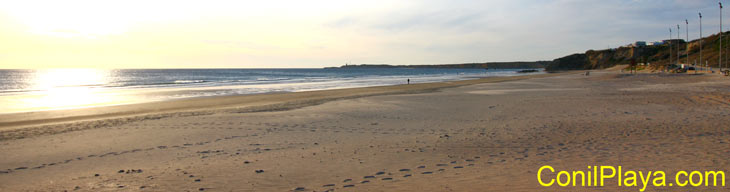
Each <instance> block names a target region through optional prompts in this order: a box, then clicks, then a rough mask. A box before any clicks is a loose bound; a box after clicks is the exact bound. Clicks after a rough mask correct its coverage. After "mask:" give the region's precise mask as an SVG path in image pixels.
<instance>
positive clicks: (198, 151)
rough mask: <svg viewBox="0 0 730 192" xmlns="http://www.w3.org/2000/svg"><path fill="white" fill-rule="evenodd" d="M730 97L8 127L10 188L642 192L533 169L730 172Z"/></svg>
mask: <svg viewBox="0 0 730 192" xmlns="http://www.w3.org/2000/svg"><path fill="white" fill-rule="evenodd" d="M728 87H730V80H728V79H727V78H723V77H720V76H717V75H657V74H639V75H635V76H628V75H625V74H620V73H619V72H618V71H593V72H591V75H590V76H583V75H582V73H581V74H577V73H562V74H545V75H539V76H532V77H509V78H502V79H491V80H484V79H483V80H472V81H459V82H449V83H434V84H421V85H402V86H388V87H374V88H358V89H344V90H330V91H319V92H302V93H286V94H271V95H256V96H236V97H219V98H202V99H199V100H185V101H175V102H168V103H155V104H147V105H133V106H117V108H102V109H87V110H86V111H84V110H76V111H74V110H72V111H66V112H65V113H61V112H47V113H37V114H31V115H28V114H26V116H15V117H13V116H0V117H2V118H1V119H2V121H3V124H2V128H0V136H1V137H0V156H1V157H3V158H0V191H64V190H67V191H105V190H125V191H126V190H142V191H146V190H149V191H327V190H336V191H544V190H550V191H576V190H580V191H583V190H604V191H615V190H622V191H638V190H639V187H617V186H615V185H612V184H608V185H607V186H605V187H598V188H597V187H563V188H561V187H556V186H553V187H547V188H546V187H542V186H540V185H539V184H538V181H537V177H536V172H537V170H538V168H539V167H541V166H543V165H551V166H553V167H555V168H556V169H560V170H585V167H587V166H594V165H597V166H600V165H613V166H619V165H620V166H623V167H626V168H631V169H634V170H664V171H667V172H672V171H677V170H723V169H727V168H728V167H730V166H728V165H730V148H729V147H728V146H730V121H728V119H730V90H729V89H728ZM11 117H12V119H13V120H8V119H9V118H11ZM725 171H726V172H727V171H728V170H725ZM667 180H668V181H667V182H668V183H669V182H670V181H673V180H674V178H673V177H672V176H668V177H667ZM612 182H613V181H612ZM728 189H730V188H728V187H708V188H703V187H700V188H686V187H685V188H679V187H674V188H672V187H665V188H652V187H651V186H650V187H648V189H647V190H650V191H656V190H669V191H686V190H728Z"/></svg>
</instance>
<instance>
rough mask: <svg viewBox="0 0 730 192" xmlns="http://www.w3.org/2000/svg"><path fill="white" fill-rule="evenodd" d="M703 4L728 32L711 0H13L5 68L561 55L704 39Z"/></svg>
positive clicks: (707, 21) (0, 21) (299, 64)
mask: <svg viewBox="0 0 730 192" xmlns="http://www.w3.org/2000/svg"><path fill="white" fill-rule="evenodd" d="M728 2H730V1H728ZM729 4H730V3H729ZM698 11H702V13H703V16H704V19H703V23H704V24H703V26H704V33H705V35H708V34H712V33H717V32H718V30H719V8H718V5H717V1H705V0H686V1H680V0H645V1H639V0H556V1H546V0H535V1H518V0H368V1H348V0H310V1H298V0H297V1H294V0H291V1H287V0H271V1H216V0H213V1H204V2H203V1H162V0H160V1H152V2H148V1H141V0H129V1H93V0H66V1H42V0H28V1H6V2H0V29H2V31H0V40H1V41H2V42H5V44H6V45H5V46H2V47H0V68H46V67H102V68H170V67H175V68H179V67H197V68H208V67H242V68H269V67H276V68H287V67H293V68H303V67H324V66H339V65H342V64H344V63H345V62H353V63H389V64H436V63H464V62H496V61H534V60H552V59H555V58H558V57H562V56H565V55H569V54H572V53H578V52H584V51H586V50H588V49H605V48H608V47H609V46H610V47H617V46H620V45H625V44H628V43H631V42H633V41H637V40H643V41H657V40H662V39H666V38H668V36H669V34H668V33H669V31H668V28H669V27H672V28H673V30H674V29H675V28H676V25H677V24H682V25H681V28H682V29H681V34H682V38H684V37H685V35H684V33H685V29H684V27H685V26H684V19H685V18H686V19H688V20H689V22H690V39H696V38H698V37H699V29H698V16H697V13H698ZM727 16H730V13H726V17H727ZM726 21H730V19H726ZM726 23H728V22H726ZM728 27H730V24H728V25H726V27H725V28H728ZM675 32H676V31H675ZM675 35H676V33H675Z"/></svg>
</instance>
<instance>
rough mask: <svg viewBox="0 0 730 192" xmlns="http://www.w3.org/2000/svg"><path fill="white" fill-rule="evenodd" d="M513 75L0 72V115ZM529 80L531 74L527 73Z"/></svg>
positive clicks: (306, 71) (506, 72)
mask: <svg viewBox="0 0 730 192" xmlns="http://www.w3.org/2000/svg"><path fill="white" fill-rule="evenodd" d="M517 71H518V69H497V70H484V69H437V68H434V69H427V68H418V69H410V68H361V69H354V68H352V69H342V68H337V69H116V70H101V69H41V70H0V113H12V112H24V111H37V110H54V109H66V108H80V107H92V106H104V105H118V104H128V103H141V102H148V101H160V100H169V99H180V98H190V97H202V96H217V95H238V94H260V93H271V92H297V91H311V90H324V89H337V88H352V87H368V86H382V85H396V84H405V83H406V80H407V79H410V81H411V83H426V82H440V81H453V80H464V79H474V78H482V77H492V76H514V75H528V74H520V73H517ZM531 74H535V73H531Z"/></svg>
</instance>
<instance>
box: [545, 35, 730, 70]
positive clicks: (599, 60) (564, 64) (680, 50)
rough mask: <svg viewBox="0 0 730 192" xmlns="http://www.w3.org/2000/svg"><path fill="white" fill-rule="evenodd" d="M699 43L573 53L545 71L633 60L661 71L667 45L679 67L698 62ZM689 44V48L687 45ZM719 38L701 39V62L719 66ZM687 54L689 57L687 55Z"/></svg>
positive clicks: (727, 39) (729, 42)
mask: <svg viewBox="0 0 730 192" xmlns="http://www.w3.org/2000/svg"><path fill="white" fill-rule="evenodd" d="M729 35H730V32H724V35H723V40H722V41H723V42H722V44H723V47H724V51H725V52H723V63H726V62H727V61H728V60H726V59H728V58H730V57H726V56H727V55H728V53H730V50H728V48H730V36H729ZM699 42H700V41H699V40H698V39H695V40H693V41H690V42H689V43H687V42H685V41H684V40H680V39H673V40H671V44H664V45H656V46H642V47H628V46H626V47H619V48H616V49H604V50H588V51H586V52H585V53H577V54H572V55H568V56H565V57H561V58H558V59H555V60H553V61H552V62H551V63H549V64H548V65H547V66H546V67H545V70H548V71H557V70H583V69H604V68H609V67H613V66H615V65H619V64H630V63H631V60H632V59H634V60H635V61H636V62H637V63H647V64H648V65H649V68H650V69H662V68H664V67H665V66H667V64H669V61H670V60H669V55H670V47H669V46H670V45H671V46H672V49H671V55H672V60H671V61H672V62H671V63H672V64H676V63H678V62H677V54H679V64H685V63H688V62H687V61H688V59H689V64H693V63H699V62H700V59H699V57H700V56H699V52H700V43H699ZM687 45H689V49H688V46H687ZM719 49H720V39H719V35H718V34H715V35H711V36H709V37H705V38H703V39H702V61H703V62H707V63H708V64H709V65H710V66H712V67H718V66H719V53H720V52H719ZM687 51H689V55H687V53H688V52H687Z"/></svg>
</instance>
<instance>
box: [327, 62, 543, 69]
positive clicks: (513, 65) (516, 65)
mask: <svg viewBox="0 0 730 192" xmlns="http://www.w3.org/2000/svg"><path fill="white" fill-rule="evenodd" d="M550 62H551V61H515V62H486V63H459V64H431V65H389V64H345V65H343V66H340V67H325V68H327V69H337V68H455V69H536V68H545V67H546V66H547V65H548V64H549V63H550Z"/></svg>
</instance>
